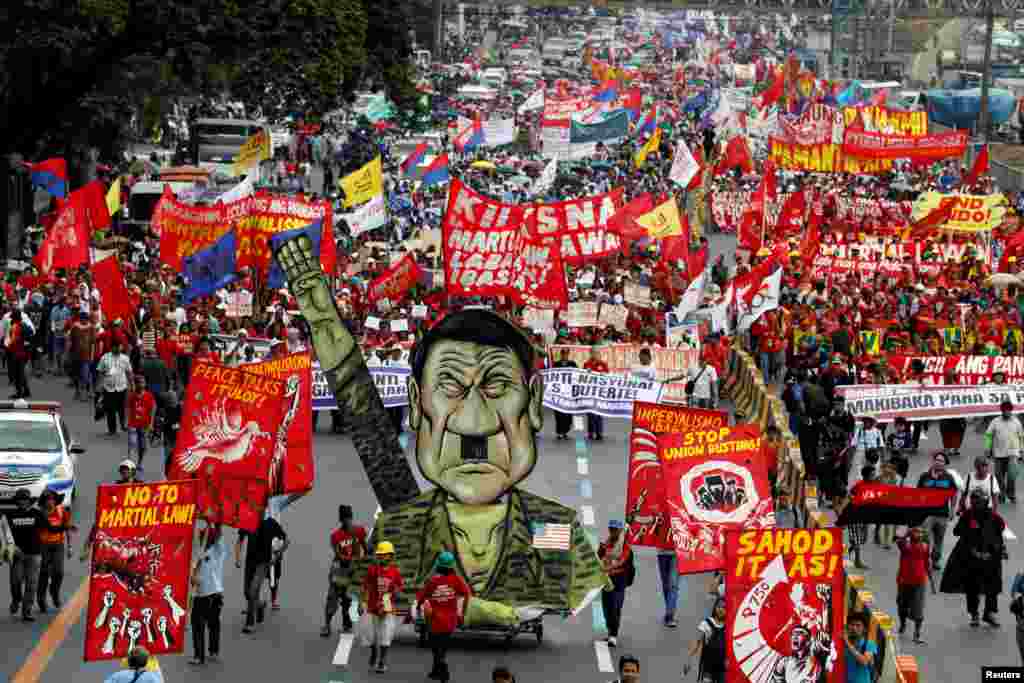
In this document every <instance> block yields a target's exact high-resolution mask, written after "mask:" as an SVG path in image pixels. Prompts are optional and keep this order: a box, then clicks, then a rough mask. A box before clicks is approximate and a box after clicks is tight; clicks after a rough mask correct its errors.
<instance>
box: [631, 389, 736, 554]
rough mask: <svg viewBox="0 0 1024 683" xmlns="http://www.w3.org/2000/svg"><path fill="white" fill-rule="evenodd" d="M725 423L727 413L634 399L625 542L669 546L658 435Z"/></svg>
mask: <svg viewBox="0 0 1024 683" xmlns="http://www.w3.org/2000/svg"><path fill="white" fill-rule="evenodd" d="M728 423H729V415H728V413H724V412H721V411H717V410H701V409H699V408H685V407H682V406H668V405H658V404H654V403H644V402H643V401H636V402H635V403H634V404H633V427H632V429H631V431H630V434H629V479H628V481H627V482H626V524H627V525H628V527H627V528H628V532H627V533H628V534H629V542H630V543H632V544H633V545H636V546H647V547H652V548H666V549H668V548H673V547H674V545H673V543H672V540H671V538H670V537H669V517H668V514H667V512H668V511H667V510H666V507H665V486H664V483H663V478H662V465H661V461H660V460H659V459H658V437H659V435H662V434H670V433H673V432H686V431H689V430H693V429H696V430H701V429H718V428H720V427H724V426H725V425H727V424H728Z"/></svg>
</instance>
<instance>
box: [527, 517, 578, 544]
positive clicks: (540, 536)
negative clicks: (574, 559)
mask: <svg viewBox="0 0 1024 683" xmlns="http://www.w3.org/2000/svg"><path fill="white" fill-rule="evenodd" d="M570 540H572V525H571V524H537V523H534V524H533V547H534V548H537V549H538V550H568V549H569V541H570Z"/></svg>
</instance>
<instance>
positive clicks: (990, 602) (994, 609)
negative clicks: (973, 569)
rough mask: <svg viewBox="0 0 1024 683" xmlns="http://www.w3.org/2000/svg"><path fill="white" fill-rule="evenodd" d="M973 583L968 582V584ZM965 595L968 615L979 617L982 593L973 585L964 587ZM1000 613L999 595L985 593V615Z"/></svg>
mask: <svg viewBox="0 0 1024 683" xmlns="http://www.w3.org/2000/svg"><path fill="white" fill-rule="evenodd" d="M970 583H971V582H970V581H968V584H970ZM964 589H965V595H966V596H967V613H968V614H970V615H971V616H972V617H975V616H977V615H978V606H979V604H980V603H981V592H980V590H979V589H978V588H977V587H976V586H973V585H967V586H964ZM998 612H999V594H998V593H985V615H989V614H996V613H998Z"/></svg>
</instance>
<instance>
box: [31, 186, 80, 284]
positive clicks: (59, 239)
mask: <svg viewBox="0 0 1024 683" xmlns="http://www.w3.org/2000/svg"><path fill="white" fill-rule="evenodd" d="M57 202H58V207H59V208H58V209H57V212H56V214H57V219H56V220H55V221H54V222H53V225H51V226H50V229H49V230H48V231H47V233H46V239H44V240H43V243H42V245H40V247H39V251H38V253H36V255H35V258H33V259H32V262H33V263H34V264H35V265H36V268H38V269H39V272H40V273H42V274H43V275H48V274H50V273H52V272H53V271H54V270H56V269H58V268H67V269H72V268H77V267H78V266H80V265H82V264H83V263H88V262H89V226H88V224H87V222H86V221H87V219H86V213H85V210H84V207H83V202H82V197H81V195H79V194H78V193H77V192H73V193H72V194H71V197H70V198H69V199H68V200H67V201H61V200H60V199H58V200H57Z"/></svg>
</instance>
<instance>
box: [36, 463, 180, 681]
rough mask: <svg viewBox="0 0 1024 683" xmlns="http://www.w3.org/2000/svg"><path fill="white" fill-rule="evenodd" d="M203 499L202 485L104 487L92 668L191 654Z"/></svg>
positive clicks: (99, 500)
mask: <svg viewBox="0 0 1024 683" xmlns="http://www.w3.org/2000/svg"><path fill="white" fill-rule="evenodd" d="M197 498H198V492H197V486H196V482H194V481H174V480H170V481H162V482H158V483H152V484H142V483H139V484H100V485H99V486H98V487H97V490H96V524H95V531H94V533H95V537H94V540H93V545H92V556H91V561H90V564H89V582H88V586H89V603H88V606H87V607H86V611H85V615H84V621H83V624H84V629H85V638H84V641H85V661H87V662H96V661H103V660H111V659H120V658H122V657H125V656H127V655H128V652H129V651H130V650H131V648H132V647H133V646H134V645H136V644H137V645H140V646H142V645H145V647H146V649H147V650H149V653H150V654H151V655H163V654H173V653H181V652H184V651H185V641H186V636H185V627H186V624H187V623H188V617H187V615H186V610H187V608H188V595H189V579H190V577H191V572H192V566H191V563H192V537H193V534H194V530H195V524H196V519H197V518H198V517H199V513H198V508H197ZM25 599H26V600H34V596H26V598H25Z"/></svg>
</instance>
